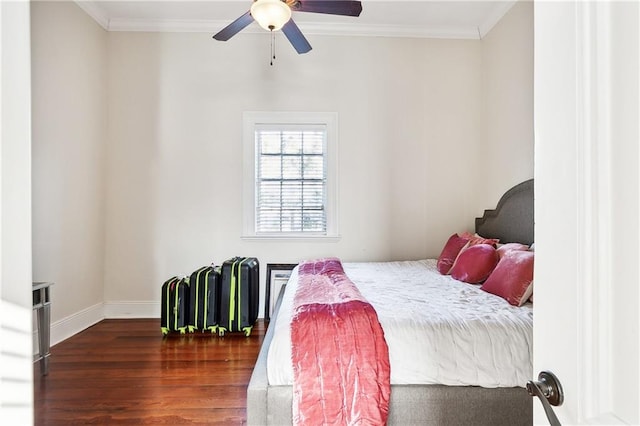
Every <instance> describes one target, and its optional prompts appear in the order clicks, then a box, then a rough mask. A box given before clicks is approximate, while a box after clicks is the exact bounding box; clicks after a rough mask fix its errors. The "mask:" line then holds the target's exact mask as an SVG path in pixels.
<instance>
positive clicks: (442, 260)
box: [437, 234, 469, 275]
mask: <svg viewBox="0 0 640 426" xmlns="http://www.w3.org/2000/svg"><path fill="white" fill-rule="evenodd" d="M468 242H469V240H468V239H466V238H462V237H459V236H458V234H453V235H452V236H450V237H449V239H448V240H447V243H446V244H445V245H444V248H443V249H442V253H440V257H438V264H437V268H438V272H440V273H441V274H442V275H447V274H448V273H449V271H451V267H452V266H453V262H455V260H456V258H457V257H458V254H459V253H460V250H462V247H464V246H465V245H466V244H467V243H468Z"/></svg>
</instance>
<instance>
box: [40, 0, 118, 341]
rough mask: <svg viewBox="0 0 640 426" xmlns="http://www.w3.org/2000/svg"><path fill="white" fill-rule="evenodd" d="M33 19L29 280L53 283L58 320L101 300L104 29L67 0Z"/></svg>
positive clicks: (44, 7) (45, 4) (42, 5)
mask: <svg viewBox="0 0 640 426" xmlns="http://www.w3.org/2000/svg"><path fill="white" fill-rule="evenodd" d="M31 23H32V43H31V44H32V49H31V50H32V98H33V105H32V146H33V148H32V151H33V152H32V164H33V177H32V179H33V279H34V280H36V281H54V282H55V283H56V284H55V287H53V288H52V293H51V294H52V296H51V299H52V303H53V305H52V321H54V322H55V321H58V320H61V319H63V318H67V317H69V316H72V315H77V314H78V313H80V312H82V311H86V310H87V309H90V308H91V307H95V306H96V305H97V306H98V308H99V307H101V304H102V301H103V299H104V286H103V285H104V253H105V243H104V226H105V214H104V210H105V203H104V199H105V198H104V191H105V185H104V184H105V175H104V171H105V147H106V144H107V92H106V88H107V84H106V83H107V80H106V72H107V33H106V31H104V30H103V29H102V28H101V27H100V26H99V25H98V24H97V23H96V22H95V21H94V20H93V19H91V18H90V17H89V16H87V15H86V14H85V13H84V12H83V11H82V10H80V9H79V8H78V6H77V5H76V4H74V3H71V2H33V3H32V4H31ZM98 308H96V309H97V310H98V311H99V309H98ZM70 332H73V330H71V331H70ZM53 338H54V339H55V338H56V336H55V335H54V336H53Z"/></svg>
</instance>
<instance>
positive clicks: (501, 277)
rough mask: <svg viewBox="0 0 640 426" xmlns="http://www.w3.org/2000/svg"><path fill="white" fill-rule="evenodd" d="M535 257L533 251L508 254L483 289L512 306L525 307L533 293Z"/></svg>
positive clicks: (510, 252) (512, 251) (513, 251)
mask: <svg viewBox="0 0 640 426" xmlns="http://www.w3.org/2000/svg"><path fill="white" fill-rule="evenodd" d="M533 257H534V253H533V252H532V251H521V250H511V251H508V252H506V253H505V254H504V256H502V259H500V262H499V263H498V266H496V269H495V270H494V271H493V272H492V273H491V275H490V276H489V278H487V281H485V283H484V284H483V285H482V287H481V289H482V290H484V291H486V292H489V293H492V294H495V295H497V296H500V297H502V298H503V299H505V300H506V301H507V302H509V303H510V304H512V305H515V306H522V305H524V304H525V302H526V301H527V299H529V297H530V296H531V294H532V292H533Z"/></svg>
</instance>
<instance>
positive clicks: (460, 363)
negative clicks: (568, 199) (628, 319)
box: [247, 180, 534, 425]
mask: <svg viewBox="0 0 640 426" xmlns="http://www.w3.org/2000/svg"><path fill="white" fill-rule="evenodd" d="M475 225H476V229H475V231H476V232H477V233H478V234H480V235H482V236H483V237H486V238H499V239H500V242H501V243H507V242H517V243H522V244H526V245H530V244H532V243H533V241H534V239H533V180H529V181H525V182H523V183H521V184H519V185H517V186H515V187H514V188H512V189H510V190H509V191H507V192H506V193H505V194H504V195H503V196H502V198H501V199H500V201H499V202H498V205H497V206H496V208H495V209H493V210H487V211H485V213H484V215H483V217H481V218H477V219H476V223H475ZM435 269H436V263H435V260H434V259H427V260H421V261H411V262H383V263H369V264H366V263H356V264H349V263H345V264H344V271H345V272H346V273H347V275H349V277H350V278H352V279H353V281H354V282H355V283H356V285H358V286H359V288H360V290H361V291H362V294H363V295H364V296H365V297H366V298H368V299H370V302H371V304H372V305H373V306H375V307H376V310H377V311H379V312H378V316H379V317H380V323H381V324H382V326H383V328H384V330H385V337H386V338H387V340H388V343H389V359H390V363H391V386H390V388H391V395H390V400H389V411H388V424H389V425H414V424H416V425H417V424H421V425H424V424H434V425H458V424H474V425H530V424H531V423H532V418H533V414H532V400H531V397H530V396H529V395H528V393H527V391H526V389H525V388H524V386H525V384H526V381H527V380H528V379H529V378H530V377H532V371H531V358H530V356H531V351H532V325H533V320H532V306H531V304H530V303H527V304H525V305H524V306H522V307H513V306H504V309H503V308H501V307H499V308H496V311H495V312H498V311H499V312H500V313H499V314H497V315H507V316H510V317H513V320H512V322H511V323H510V324H509V327H511V328H512V329H513V330H512V333H513V335H512V338H510V339H507V340H505V341H504V342H502V343H500V345H511V346H509V348H508V350H507V351H506V353H507V354H509V355H508V356H502V357H501V356H497V357H488V358H487V359H486V360H484V361H482V362H483V363H485V364H486V363H488V364H491V363H492V362H493V363H494V364H499V367H500V368H498V369H497V370H496V371H499V370H502V369H504V370H505V371H506V373H505V374H497V375H496V374H495V372H496V371H493V372H492V373H488V374H484V370H485V369H487V368H488V369H490V366H488V367H487V366H486V365H484V364H481V365H480V366H479V367H474V366H470V367H469V365H470V363H471V362H474V361H475V358H482V355H483V352H484V351H483V350H478V348H480V349H482V348H483V347H484V346H482V345H480V346H477V343H476V342H469V341H467V342H465V339H464V338H453V339H450V340H449V341H447V337H446V336H444V337H443V339H444V340H443V339H440V338H438V339H435V340H433V341H430V342H423V341H421V340H420V339H419V338H416V337H415V335H413V336H414V337H409V339H410V341H412V342H413V347H411V348H409V347H407V346H406V343H405V344H404V345H405V346H404V347H403V346H402V345H403V343H402V342H401V341H400V340H399V339H396V336H399V335H401V334H407V330H403V329H402V327H403V326H402V324H401V323H396V324H390V323H389V317H393V315H394V314H393V312H397V311H398V309H397V308H394V307H393V306H394V305H393V301H392V300H391V299H390V298H393V297H394V296H393V295H395V290H396V289H394V288H393V287H394V281H397V280H396V279H394V276H395V275H394V274H396V271H398V270H401V271H402V273H401V274H402V276H403V277H405V279H406V280H408V281H411V280H412V278H411V277H418V278H416V279H417V280H418V281H419V280H420V277H421V276H423V275H425V274H432V275H433V277H434V279H435V282H434V283H433V284H432V285H433V287H434V288H436V289H437V288H441V287H444V284H446V285H447V286H448V287H451V288H454V287H455V288H457V290H456V291H457V293H458V294H464V298H465V299H467V300H469V301H471V303H475V304H476V306H483V307H484V308H483V309H486V310H487V311H486V312H481V313H474V314H473V315H496V314H495V313H491V312H493V311H494V309H493V308H491V307H490V306H493V305H492V304H494V301H492V300H491V299H492V298H497V296H494V295H491V294H488V293H486V292H484V291H482V290H480V289H479V286H473V285H469V284H465V283H459V282H458V283H456V282H455V281H456V280H453V279H452V278H451V277H449V276H442V275H440V274H438V272H437V271H435ZM296 280H297V271H295V270H294V273H293V274H292V277H291V280H290V283H289V284H287V286H286V287H284V288H283V291H282V292H281V294H280V295H279V297H278V302H277V303H276V309H275V313H274V315H272V317H271V321H270V325H269V328H268V330H267V333H266V335H265V339H264V342H263V345H262V348H261V351H260V353H259V356H258V359H257V362H256V365H255V368H254V371H253V374H252V377H251V380H250V383H249V386H248V389H247V421H248V424H251V425H287V424H291V423H292V403H293V395H292V394H293V392H292V389H293V388H292V385H291V380H292V377H291V374H292V373H291V371H290V370H291V369H290V368H289V367H287V366H286V362H284V363H283V362H281V361H277V360H278V359H280V360H282V359H284V360H287V359H289V360H290V356H291V352H290V350H289V352H287V345H290V344H291V343H290V340H287V339H290V336H289V337H287V336H284V337H283V330H287V328H288V324H289V322H290V318H291V312H290V309H291V307H290V306H291V303H292V299H293V294H294V293H295V286H296V283H297V281H296ZM403 285H405V283H399V284H398V285H396V287H402V286H403ZM380 286H383V288H385V289H387V288H388V289H390V290H389V291H384V292H382V291H380ZM398 290H399V289H398ZM414 302H415V305H412V303H414ZM419 302H420V301H413V302H409V304H408V305H407V301H406V300H405V301H404V302H403V303H404V305H403V306H406V307H407V308H406V309H405V310H406V311H407V312H412V311H416V312H417V311H422V310H424V306H422V305H421V304H420V303H419ZM497 304H498V305H500V303H497ZM376 305H377V306H376ZM503 305H504V303H503ZM385 307H386V308H385ZM385 309H387V311H385ZM446 309H447V310H448V311H452V312H450V315H451V318H452V319H451V318H450V319H449V320H452V321H454V322H455V321H457V319H458V318H461V317H464V315H465V314H464V313H463V311H460V312H455V309H453V310H452V309H450V308H446ZM411 315H413V313H412V314H411ZM449 320H447V321H449ZM394 327H395V328H394ZM412 332H413V331H412ZM418 333H419V332H418ZM284 334H286V333H284ZM473 334H474V336H475V333H473ZM410 336H411V335H410ZM489 339H492V338H491V337H489ZM396 340H397V341H396ZM283 342H284V343H283ZM287 342H288V343H287ZM451 342H455V343H453V345H454V346H456V347H450V348H448V349H449V350H448V351H447V350H445V348H447V345H449V346H451V345H452V343H451ZM411 350H412V351H413V352H416V353H417V352H420V353H429V352H430V350H431V352H433V353H435V352H438V350H439V351H440V352H448V353H450V354H451V356H450V357H449V358H447V357H445V358H442V359H440V361H439V363H440V365H441V364H443V363H444V364H446V363H450V364H451V365H450V366H449V367H447V368H444V367H443V368H435V369H434V368H429V367H427V368H425V369H423V370H420V369H419V368H415V366H414V365H413V363H412V362H411V360H410V359H407V358H402V356H401V353H403V352H404V353H407V352H408V351H411ZM474 351H476V352H474ZM507 364H509V365H507ZM279 365H284V368H280V367H279ZM505 365H507V367H505V368H503V367H504V366H505ZM450 367H452V368H450ZM467 367H469V368H467ZM456 369H457V370H458V373H459V375H457V374H458V373H456V374H451V371H452V370H456Z"/></svg>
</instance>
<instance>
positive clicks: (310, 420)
mask: <svg viewBox="0 0 640 426" xmlns="http://www.w3.org/2000/svg"><path fill="white" fill-rule="evenodd" d="M293 309H294V310H293V320H292V322H291V344H292V361H293V375H294V384H293V423H294V424H296V425H384V424H386V421H387V416H388V414H389V395H390V393H391V385H390V368H389V350H388V348H387V342H386V341H385V339H384V332H383V330H382V327H381V326H380V323H379V322H378V316H377V314H376V311H375V310H374V309H373V307H372V306H371V305H370V304H369V303H368V302H367V301H366V300H365V299H364V298H363V297H362V295H361V294H360V291H358V289H357V288H356V286H355V285H354V284H353V282H351V281H350V280H349V278H348V277H347V276H346V275H345V273H344V270H343V269H342V264H341V263H340V261H339V260H338V259H322V260H317V261H313V262H303V263H301V264H300V266H299V283H298V289H297V291H296V294H295V297H294V301H293Z"/></svg>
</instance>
